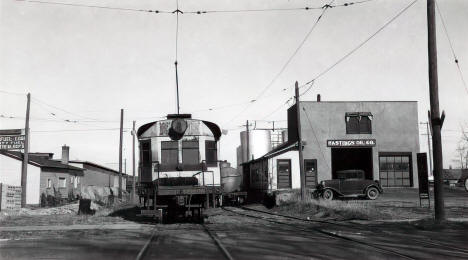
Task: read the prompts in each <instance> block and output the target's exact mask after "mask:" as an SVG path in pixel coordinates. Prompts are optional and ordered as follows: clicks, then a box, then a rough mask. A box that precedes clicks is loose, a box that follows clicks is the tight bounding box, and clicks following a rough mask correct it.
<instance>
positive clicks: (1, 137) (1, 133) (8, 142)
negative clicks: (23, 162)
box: [0, 129, 25, 150]
mask: <svg viewBox="0 0 468 260" xmlns="http://www.w3.org/2000/svg"><path fill="white" fill-rule="evenodd" d="M24 140H25V136H24V130H23V129H7V130H0V150H20V149H24Z"/></svg>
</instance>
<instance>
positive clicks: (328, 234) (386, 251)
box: [222, 207, 418, 260]
mask: <svg viewBox="0 0 468 260" xmlns="http://www.w3.org/2000/svg"><path fill="white" fill-rule="evenodd" d="M222 209H223V210H225V211H228V212H232V213H234V214H237V215H241V216H245V217H250V218H256V219H261V220H264V221H268V222H270V223H275V224H279V225H286V226H290V227H293V228H294V229H296V230H300V231H303V232H310V231H315V232H318V233H320V234H322V235H324V236H326V237H332V238H336V239H340V240H346V241H350V242H353V243H356V244H360V245H363V246H366V247H370V248H372V249H374V250H375V251H378V252H380V253H384V254H387V255H392V256H398V257H401V258H404V259H411V260H416V259H418V258H414V257H412V256H409V255H406V254H403V253H399V252H397V251H395V250H391V249H387V248H383V247H381V246H379V245H375V244H372V243H369V242H365V241H361V240H357V239H354V238H351V237H347V236H343V235H340V234H336V233H333V232H329V231H326V230H322V229H320V228H317V227H308V228H304V227H303V226H298V225H297V224H294V223H288V222H284V221H280V220H278V218H276V219H271V218H267V217H264V216H258V215H251V214H246V213H245V212H238V211H234V210H230V209H227V208H225V207H223V208H222ZM240 209H243V208H240ZM247 209H248V208H247ZM244 211H246V210H245V209H244ZM252 211H253V212H261V213H267V212H262V211H260V210H252ZM269 215H274V216H277V217H282V218H286V219H294V220H302V221H308V222H311V221H309V220H304V219H301V218H296V217H289V216H283V215H278V214H274V213H270V214H269ZM320 222H321V221H320Z"/></svg>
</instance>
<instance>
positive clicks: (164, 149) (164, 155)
mask: <svg viewBox="0 0 468 260" xmlns="http://www.w3.org/2000/svg"><path fill="white" fill-rule="evenodd" d="M178 155H179V142H177V141H163V142H161V164H169V165H176V164H178V163H179V159H178V158H179V157H178Z"/></svg>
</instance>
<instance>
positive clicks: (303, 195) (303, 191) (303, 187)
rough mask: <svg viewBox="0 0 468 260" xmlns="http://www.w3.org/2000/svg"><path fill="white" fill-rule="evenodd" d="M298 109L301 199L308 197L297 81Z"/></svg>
mask: <svg viewBox="0 0 468 260" xmlns="http://www.w3.org/2000/svg"><path fill="white" fill-rule="evenodd" d="M295 90H296V111H297V145H298V146H299V171H300V176H301V200H305V199H306V198H307V192H306V179H305V173H304V155H303V154H302V133H301V108H300V107H301V106H300V104H299V83H297V81H296V86H295Z"/></svg>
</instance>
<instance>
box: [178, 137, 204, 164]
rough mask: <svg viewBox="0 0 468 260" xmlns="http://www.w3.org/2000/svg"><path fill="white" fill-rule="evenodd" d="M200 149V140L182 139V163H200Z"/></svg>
mask: <svg viewBox="0 0 468 260" xmlns="http://www.w3.org/2000/svg"><path fill="white" fill-rule="evenodd" d="M199 149H200V148H199V145H198V141H182V163H183V164H184V165H188V164H191V165H193V164H199V163H200V152H199Z"/></svg>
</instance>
